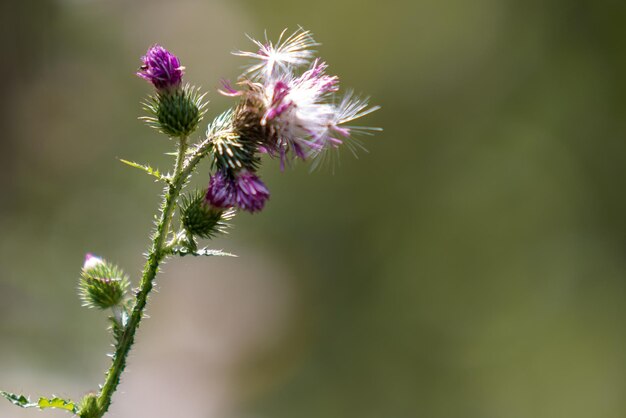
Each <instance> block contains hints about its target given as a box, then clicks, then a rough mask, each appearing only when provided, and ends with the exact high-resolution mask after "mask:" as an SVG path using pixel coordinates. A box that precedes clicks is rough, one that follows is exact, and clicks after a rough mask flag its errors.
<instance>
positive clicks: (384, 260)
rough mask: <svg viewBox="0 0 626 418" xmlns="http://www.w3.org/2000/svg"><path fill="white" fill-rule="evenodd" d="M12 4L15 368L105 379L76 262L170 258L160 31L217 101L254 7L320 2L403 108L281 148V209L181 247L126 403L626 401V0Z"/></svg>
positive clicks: (35, 391)
mask: <svg viewBox="0 0 626 418" xmlns="http://www.w3.org/2000/svg"><path fill="white" fill-rule="evenodd" d="M0 4H1V8H2V9H1V10H0V23H1V25H0V34H1V36H0V39H1V40H0V42H2V44H3V46H2V57H3V58H2V64H1V65H0V75H1V77H0V79H1V80H2V81H3V89H2V90H3V100H1V101H0V123H1V129H0V132H1V133H0V146H1V148H0V164H1V167H2V171H1V173H2V193H1V194H0V230H1V231H2V233H1V234H0V388H1V389H4V390H11V391H15V392H22V393H25V394H31V395H33V396H38V395H49V394H52V393H54V394H56V395H60V396H70V397H73V398H79V397H80V396H82V395H83V394H85V393H86V392H88V391H90V390H96V389H97V385H98V384H99V383H100V382H102V379H103V371H104V370H105V369H106V368H107V367H108V364H109V363H108V359H107V358H106V356H105V353H107V352H108V351H110V347H109V344H110V342H111V340H110V338H109V337H108V335H107V333H106V332H105V331H104V327H105V316H104V314H102V313H100V312H96V311H89V310H85V309H83V308H81V307H80V303H79V301H78V298H77V297H76V281H77V275H78V272H79V270H80V267H81V265H82V261H83V257H84V253H85V252H86V251H90V252H94V253H96V254H99V255H102V256H104V257H106V258H108V259H109V260H112V261H115V262H117V263H119V264H120V265H122V266H124V267H125V269H126V270H127V272H129V273H130V274H131V275H132V276H133V278H134V279H135V280H136V278H137V276H138V273H139V272H140V270H141V267H142V264H143V258H142V252H143V251H144V250H145V249H146V248H147V246H148V238H147V236H148V231H149V230H150V227H151V223H152V214H153V212H154V210H155V207H156V205H157V203H158V193H159V191H160V186H159V185H157V184H155V183H153V182H152V181H151V180H150V179H149V178H148V177H147V176H145V175H143V174H141V173H139V172H136V171H134V170H132V169H130V168H128V167H125V166H123V165H122V164H120V163H119V162H118V161H116V158H128V159H131V160H136V161H140V162H144V161H145V162H152V163H153V164H154V165H156V166H159V167H167V166H168V164H169V158H170V157H168V156H166V155H165V153H166V152H168V151H170V149H171V146H172V144H171V143H170V142H168V140H166V139H164V138H163V137H161V136H159V135H158V134H157V133H155V132H154V131H151V130H150V129H148V128H146V127H144V126H142V124H141V123H140V122H139V121H138V120H137V117H138V116H141V115H142V110H141V106H140V105H139V102H140V100H141V99H142V98H143V97H144V96H145V95H146V94H147V93H148V92H149V90H150V88H149V86H148V85H147V84H146V83H145V82H144V81H142V80H140V79H138V78H137V77H135V76H134V71H135V70H136V69H137V67H138V66H139V57H140V56H141V55H142V54H143V53H144V51H145V50H146V48H147V47H148V46H149V45H151V44H152V43H154V42H159V43H161V44H163V45H165V46H166V47H167V48H170V49H171V50H173V51H174V52H175V53H176V54H178V55H179V56H180V57H181V59H182V61H183V64H184V65H185V66H186V67H187V76H186V77H187V80H189V81H191V82H193V83H195V84H198V85H201V86H203V87H204V88H205V89H206V90H207V91H209V97H210V99H211V106H210V111H209V116H212V115H216V114H217V113H219V112H221V111H222V110H224V109H225V108H226V107H228V106H229V105H230V104H231V102H230V101H229V99H226V98H222V97H220V96H219V95H218V94H217V93H216V88H217V86H218V84H219V79H220V78H222V77H225V78H231V79H233V78H236V77H237V75H238V74H239V72H240V69H241V65H242V64H244V62H243V61H241V59H240V58H237V57H233V56H231V55H229V52H230V51H232V50H234V49H247V48H250V46H251V44H250V42H249V41H248V40H247V39H246V38H245V36H244V33H249V34H251V35H252V36H256V37H261V36H262V35H263V31H264V30H265V29H267V30H268V33H269V35H270V36H271V37H275V36H277V35H278V34H279V33H280V31H281V30H282V28H284V27H289V28H292V29H295V28H296V26H297V25H298V24H299V25H303V26H304V27H305V28H308V29H311V30H312V31H313V32H314V33H315V35H316V38H317V40H318V41H320V42H321V43H322V44H323V45H322V46H321V47H320V48H319V51H320V54H321V55H322V56H323V57H324V58H325V59H326V60H327V61H328V62H329V63H330V70H331V72H333V73H336V74H339V75H341V77H342V83H343V86H346V87H353V88H354V89H356V90H357V91H362V92H365V93H367V94H370V95H371V97H372V102H373V103H374V104H380V105H381V106H382V110H380V111H379V112H377V113H375V114H373V115H371V116H369V117H368V118H367V120H366V121H364V122H363V123H364V124H368V125H371V126H381V127H383V128H384V132H383V133H381V134H379V135H377V136H375V137H373V138H365V142H366V147H367V149H368V150H369V153H360V155H359V158H358V160H357V159H355V158H353V157H352V156H351V155H350V154H349V152H344V153H343V155H342V160H341V165H340V166H338V167H336V168H335V171H334V174H333V172H332V170H331V169H328V168H327V169H324V170H321V171H318V172H315V173H312V174H310V173H309V172H308V169H307V167H305V166H303V165H298V166H297V167H296V168H295V169H291V170H286V172H284V173H280V171H279V170H278V165H277V164H276V162H275V161H267V162H266V164H265V166H264V168H263V177H264V179H265V180H266V182H267V184H268V185H269V187H270V188H271V191H272V198H271V200H270V202H269V205H268V206H267V208H266V210H265V211H264V212H263V213H261V214H258V215H254V216H250V215H246V214H242V215H241V216H238V217H237V218H236V220H235V228H234V229H233V230H232V231H231V233H230V235H229V236H228V237H227V238H226V239H220V240H218V241H217V242H215V243H214V247H216V248H222V249H224V250H227V251H230V252H234V253H237V254H238V255H239V258H237V259H231V258H220V259H216V258H212V259H182V260H174V261H171V262H170V263H168V264H167V265H166V267H165V269H164V273H163V274H162V275H161V276H160V277H159V279H158V289H159V293H156V294H154V295H153V297H152V299H151V304H150V306H149V310H148V314H149V315H150V319H149V320H147V321H146V322H145V323H144V324H143V325H142V327H141V330H140V333H139V339H138V342H137V344H136V346H135V349H134V351H133V353H132V355H131V358H130V365H129V368H128V373H127V374H125V376H124V377H123V383H122V385H121V388H120V391H119V392H118V393H117V394H116V396H115V398H114V404H113V407H112V410H111V413H110V415H109V416H111V417H120V418H121V417H202V418H214V417H215V418H246V417H267V418H291V417H298V418H321V417H325V418H335V417H342V418H352V417H354V418H357V417H358V418H379V417H394V418H405V417H406V418H409V417H424V418H558V417H567V418H589V417H594V418H618V417H619V418H621V417H624V416H626V395H625V393H626V326H625V324H624V322H625V320H626V304H625V302H624V300H625V297H626V257H625V250H626V224H625V222H624V215H625V213H626V196H625V194H624V191H625V186H626V184H625V181H624V180H625V178H626V158H625V157H626V143H625V137H626V121H625V118H624V115H625V114H626V113H625V112H626V83H625V82H624V80H625V75H626V43H625V42H624V37H625V36H626V25H625V24H624V22H626V13H624V12H625V10H624V7H625V6H624V2H622V1H610V0H606V1H570V0H555V1H539V0H525V1H516V0H476V1H473V2H468V1H462V0H445V1H436V0H419V1H400V0H388V1H384V2H379V1H377V2H374V1H369V0H342V1H335V0H317V1H315V2H295V1H285V0H268V1H264V2H260V1H252V0H211V1H192V0H180V1H164V0H157V1H147V0H137V1H129V0H127V1H122V0H56V1H54V0H21V1H16V0H13V1H6V0H5V1H3V2H1V3H0ZM203 170H204V172H205V173H207V176H205V178H199V179H198V186H202V185H203V183H205V182H206V181H207V178H208V167H206V166H204V167H203V168H202V169H201V172H203ZM199 177H202V175H200V176H199ZM135 283H137V282H136V281H135ZM37 414H38V412H35V411H32V410H26V411H23V410H18V409H17V408H15V407H13V406H11V405H10V404H8V402H5V401H2V402H0V416H2V417H32V416H35V415H37ZM46 414H47V415H48V416H59V417H60V416H64V413H63V412H58V411H57V412H49V413H46Z"/></svg>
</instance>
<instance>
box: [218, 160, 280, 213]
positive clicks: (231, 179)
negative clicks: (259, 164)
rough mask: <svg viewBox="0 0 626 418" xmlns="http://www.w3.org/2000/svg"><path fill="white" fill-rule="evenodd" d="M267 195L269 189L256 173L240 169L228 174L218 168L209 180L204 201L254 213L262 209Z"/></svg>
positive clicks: (267, 197)
mask: <svg viewBox="0 0 626 418" xmlns="http://www.w3.org/2000/svg"><path fill="white" fill-rule="evenodd" d="M269 197H270V192H269V190H268V189H267V187H266V186H265V184H264V183H263V182H262V181H261V179H259V177H258V176H257V175H256V174H254V173H252V172H250V171H248V170H241V171H239V172H237V173H235V174H234V175H229V174H227V173H225V172H224V171H222V170H218V171H217V172H216V173H215V174H214V175H212V176H211V180H210V181H209V188H208V190H207V194H206V201H207V203H209V204H210V205H211V206H213V207H215V208H220V209H227V208H232V207H238V208H239V209H241V210H245V211H248V212H250V213H254V212H259V211H260V210H261V209H263V206H265V201H267V199H269Z"/></svg>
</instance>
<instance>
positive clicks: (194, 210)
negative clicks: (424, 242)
mask: <svg viewBox="0 0 626 418" xmlns="http://www.w3.org/2000/svg"><path fill="white" fill-rule="evenodd" d="M205 194H206V193H205V192H202V191H200V190H196V191H195V192H193V193H191V194H190V195H187V196H183V197H182V206H181V222H182V224H183V226H184V227H185V230H186V231H187V233H189V234H190V235H192V236H196V237H199V238H211V237H213V236H215V235H217V234H219V233H224V232H225V230H226V228H228V224H227V223H226V222H225V221H228V220H230V219H232V217H233V216H234V214H235V212H234V211H233V210H224V209H220V208H215V207H213V206H211V205H209V204H208V203H207V201H206V199H205Z"/></svg>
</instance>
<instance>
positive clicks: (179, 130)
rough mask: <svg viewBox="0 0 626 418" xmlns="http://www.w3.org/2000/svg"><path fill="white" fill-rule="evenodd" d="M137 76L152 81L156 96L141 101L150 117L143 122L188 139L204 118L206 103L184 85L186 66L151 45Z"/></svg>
mask: <svg viewBox="0 0 626 418" xmlns="http://www.w3.org/2000/svg"><path fill="white" fill-rule="evenodd" d="M142 61H143V65H142V66H141V68H140V70H139V72H137V75H138V76H139V77H141V78H143V79H145V80H148V81H149V82H151V83H152V84H153V85H154V87H155V88H156V93H155V94H154V95H152V96H149V97H148V99H147V100H146V102H144V109H145V110H147V111H148V112H149V113H150V116H144V117H142V118H141V119H143V120H144V121H145V122H146V123H147V124H148V125H149V126H150V127H152V128H155V129H157V130H159V131H160V132H163V133H165V134H166V135H168V136H170V137H179V138H182V137H187V136H189V135H190V134H191V133H193V131H195V130H196V128H197V127H198V123H200V121H201V120H202V118H203V117H204V113H205V111H206V102H205V101H204V96H205V95H204V94H201V93H200V90H199V89H197V88H195V87H192V86H190V85H189V84H186V85H184V86H183V84H182V80H183V73H184V69H185V67H183V66H181V65H180V61H179V60H178V58H177V57H176V56H175V55H174V54H172V53H171V52H169V51H168V50H167V49H165V48H163V47H162V46H160V45H153V46H152V47H150V49H148V52H146V55H145V56H143V57H142Z"/></svg>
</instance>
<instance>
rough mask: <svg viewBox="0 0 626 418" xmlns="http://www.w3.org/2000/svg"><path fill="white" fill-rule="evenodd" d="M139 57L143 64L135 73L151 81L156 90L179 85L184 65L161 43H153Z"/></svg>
mask: <svg viewBox="0 0 626 418" xmlns="http://www.w3.org/2000/svg"><path fill="white" fill-rule="evenodd" d="M141 59H142V61H143V65H142V66H141V69H140V70H139V71H138V72H137V75H138V76H139V77H141V78H143V79H145V80H148V81H149V82H151V83H152V84H153V85H154V87H156V88H157V90H164V89H171V88H177V87H179V86H180V84H181V82H182V79H183V70H184V69H185V67H183V66H181V65H180V61H179V60H178V58H177V57H176V56H175V55H174V54H172V53H171V52H169V51H168V50H167V49H165V48H163V47H162V46H161V45H154V46H152V47H151V48H150V49H148V52H147V53H146V55H145V56H143V57H142V58H141Z"/></svg>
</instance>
